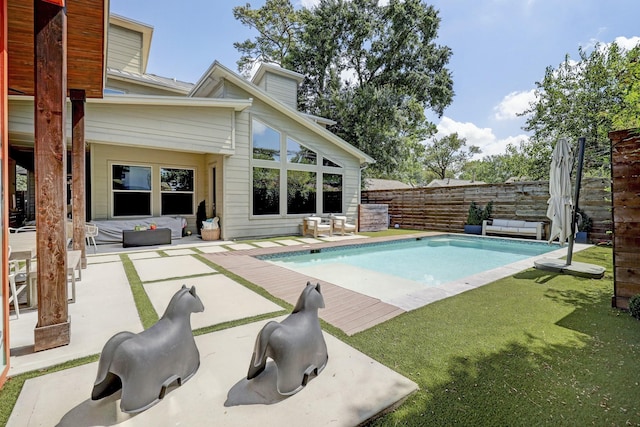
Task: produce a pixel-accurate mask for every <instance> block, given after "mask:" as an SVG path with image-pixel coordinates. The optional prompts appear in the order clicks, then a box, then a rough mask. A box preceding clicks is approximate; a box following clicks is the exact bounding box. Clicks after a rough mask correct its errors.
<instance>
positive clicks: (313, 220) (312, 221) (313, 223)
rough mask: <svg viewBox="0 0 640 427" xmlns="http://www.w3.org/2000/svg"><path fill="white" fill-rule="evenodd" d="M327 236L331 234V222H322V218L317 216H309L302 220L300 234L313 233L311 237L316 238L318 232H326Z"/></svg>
mask: <svg viewBox="0 0 640 427" xmlns="http://www.w3.org/2000/svg"><path fill="white" fill-rule="evenodd" d="M326 233H328V234H329V236H331V235H332V233H333V230H332V228H331V223H329V224H323V223H322V218H320V217H319V216H309V217H307V218H305V219H304V220H303V222H302V235H303V236H306V235H307V234H311V235H313V237H315V238H318V235H319V234H326Z"/></svg>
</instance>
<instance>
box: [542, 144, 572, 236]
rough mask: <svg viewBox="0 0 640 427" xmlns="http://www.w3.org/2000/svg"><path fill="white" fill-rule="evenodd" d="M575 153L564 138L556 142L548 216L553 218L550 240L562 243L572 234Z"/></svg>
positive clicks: (550, 182)
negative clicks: (572, 170) (572, 181)
mask: <svg viewBox="0 0 640 427" xmlns="http://www.w3.org/2000/svg"><path fill="white" fill-rule="evenodd" d="M572 164H573V154H572V153H571V147H569V142H568V141H567V140H566V139H564V138H562V139H559V140H558V142H557V143H556V146H555V148H554V149H553V156H552V158H551V171H550V175H549V200H548V201H547V204H548V205H549V206H548V207H547V218H549V219H550V220H551V232H550V233H549V242H552V241H553V240H554V239H556V238H558V240H559V241H560V244H561V245H564V243H565V242H566V241H567V239H568V238H569V236H570V235H571V234H572V230H571V216H572V213H573V210H572V209H573V200H572V198H571V197H572V192H571V166H572Z"/></svg>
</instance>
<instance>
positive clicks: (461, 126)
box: [435, 116, 529, 159]
mask: <svg viewBox="0 0 640 427" xmlns="http://www.w3.org/2000/svg"><path fill="white" fill-rule="evenodd" d="M437 128H438V132H437V133H436V135H435V138H442V137H443V136H447V135H450V134H452V133H454V132H457V133H458V135H459V136H460V137H461V138H465V139H466V140H467V146H470V145H476V146H478V147H480V151H481V153H480V154H479V155H476V156H475V157H474V158H475V159H481V158H483V157H485V156H491V155H496V154H504V153H505V150H506V148H507V145H508V144H515V145H519V144H520V141H523V140H527V141H528V140H529V137H528V136H527V135H515V136H509V137H507V138H502V139H498V138H497V137H496V135H495V134H494V133H493V130H492V129H491V128H479V127H478V126H476V125H475V124H473V123H469V122H466V123H463V122H456V121H455V120H453V119H451V118H449V117H446V116H443V117H442V120H440V123H438V126H437Z"/></svg>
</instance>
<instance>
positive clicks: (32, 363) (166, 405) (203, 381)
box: [8, 236, 417, 426]
mask: <svg viewBox="0 0 640 427" xmlns="http://www.w3.org/2000/svg"><path fill="white" fill-rule="evenodd" d="M334 239H335V240H343V241H348V240H350V239H351V238H349V237H344V238H334ZM311 240H315V239H311ZM311 240H310V239H291V240H289V241H283V243H284V244H278V243H273V242H268V241H264V242H255V243H254V244H249V243H236V242H223V241H218V242H204V241H202V240H200V239H199V238H197V237H193V236H192V237H189V238H185V239H181V240H179V241H176V244H173V245H171V246H162V247H151V248H145V249H143V250H137V251H124V250H122V248H121V247H116V245H100V246H98V253H97V254H95V255H91V254H90V255H89V256H88V257H87V260H88V265H87V268H86V269H85V270H84V271H83V275H82V280H81V281H79V282H78V283H77V302H76V303H75V304H71V305H69V313H70V316H71V318H72V319H73V321H72V326H71V343H70V344H69V345H67V346H62V347H58V348H54V349H51V350H47V351H41V352H33V328H34V327H35V324H36V322H37V312H36V311H35V310H26V309H25V310H22V311H21V315H20V318H19V319H15V316H14V315H12V316H11V321H10V328H11V369H10V371H9V376H10V377H13V376H16V375H19V374H21V373H24V372H29V371H33V370H39V369H45V368H47V367H50V366H53V365H56V364H60V363H63V362H66V361H69V360H73V359H78V358H81V357H85V356H89V355H95V354H99V353H100V351H101V350H102V346H103V345H104V343H105V342H106V341H107V340H108V339H109V337H111V336H112V335H114V334H115V333H117V332H119V331H123V330H128V331H132V332H140V331H142V330H143V326H142V324H141V321H140V318H139V315H138V311H137V309H136V306H135V302H134V298H133V295H132V292H131V288H130V283H129V280H128V279H127V274H126V271H125V267H124V264H123V262H122V258H121V255H123V256H124V255H125V254H126V258H128V259H129V260H130V261H131V263H132V264H133V267H134V269H135V272H136V274H137V276H138V278H139V280H140V282H141V283H142V284H143V286H144V289H145V292H146V293H147V295H148V297H149V300H150V301H151V303H152V304H153V307H154V308H155V310H156V311H157V312H158V314H159V315H161V314H162V312H163V311H164V309H165V307H166V303H167V301H168V299H169V298H170V296H171V295H172V294H173V293H174V292H175V290H176V289H177V288H178V287H180V286H182V284H186V285H187V286H191V285H196V288H197V292H198V295H199V296H200V298H201V299H202V301H203V303H204V305H205V311H204V312H203V313H198V314H194V315H192V317H191V322H192V323H191V325H192V328H193V329H194V330H197V329H199V328H204V327H209V326H212V325H218V324H221V323H225V322H230V321H234V320H240V319H247V318H248V319H251V318H253V317H256V316H261V315H264V316H265V318H267V317H273V316H279V317H278V318H280V319H281V318H282V315H283V313H285V311H284V310H283V308H282V307H281V306H279V305H277V304H275V303H274V302H272V301H270V300H268V299H266V298H264V297H262V296H260V295H258V294H256V293H255V292H252V291H251V290H249V289H247V288H246V287H244V286H242V285H240V284H238V283H236V282H235V281H233V280H232V279H230V278H228V277H227V276H225V275H223V274H220V273H219V272H217V271H216V270H215V269H214V268H213V267H211V265H209V264H208V263H206V262H203V261H202V260H201V259H199V256H203V257H208V256H209V255H206V254H207V253H209V254H217V253H227V254H232V253H237V254H239V253H240V252H247V249H248V248H253V250H256V249H260V247H261V246H267V247H270V246H273V245H276V249H277V248H287V247H291V246H304V245H309V244H322V243H321V242H320V241H319V240H315V241H314V242H312V241H311ZM268 249H269V248H267V250H268ZM229 258H230V259H231V258H234V259H241V258H244V257H229ZM305 283H306V282H298V281H296V283H295V286H292V287H293V288H294V290H292V292H293V293H295V294H296V295H294V296H295V298H297V296H298V295H299V291H300V289H301V287H302V286H303V285H304V284H305ZM326 292H328V293H331V292H330V291H328V290H327V291H326ZM325 298H326V299H327V306H328V307H330V304H331V303H330V302H329V301H330V297H328V296H325ZM294 302H295V301H294ZM321 312H322V310H321ZM266 321H267V320H260V321H254V322H250V323H248V324H246V325H243V326H237V327H234V328H230V329H224V330H221V331H218V332H213V333H207V334H202V335H200V336H198V337H197V338H196V342H197V344H198V347H199V349H200V358H201V366H200V369H199V371H198V374H196V376H194V378H193V379H191V380H190V381H189V382H187V383H185V384H184V385H183V386H182V387H180V388H177V389H173V390H172V391H171V392H170V393H168V395H167V396H166V397H165V399H164V401H163V402H160V403H159V404H158V405H156V406H155V407H153V408H151V409H149V410H147V411H145V412H144V413H142V414H139V415H137V416H135V417H133V416H131V417H129V416H127V415H126V414H123V413H121V412H120V411H119V409H118V408H117V405H118V404H119V402H118V400H117V397H116V398H107V399H103V400H102V401H97V402H93V401H91V400H90V399H89V397H90V389H91V386H92V384H93V381H94V379H95V374H96V371H97V363H90V364H86V365H82V366H79V367H76V368H71V369H67V370H64V371H60V372H57V373H53V374H48V375H43V376H39V377H37V378H34V379H32V380H28V381H27V382H26V383H25V386H24V388H23V390H22V392H21V394H20V397H19V399H18V401H17V403H16V406H15V408H14V410H13V412H12V415H11V417H10V419H9V423H8V425H20V426H25V425H41V424H42V423H44V424H47V423H50V422H51V421H52V420H55V421H56V422H58V423H59V425H86V424H88V423H90V424H95V423H99V424H103V425H111V424H113V423H123V424H125V425H159V424H160V423H161V422H166V419H167V416H169V417H170V418H171V419H175V420H178V419H180V420H181V421H182V422H187V424H189V425H195V424H197V422H198V421H201V420H202V419H215V420H223V419H224V420H225V425H247V423H250V420H251V419H252V417H255V416H256V411H264V415H265V416H264V417H263V416H260V418H261V419H265V420H266V419H268V420H270V423H272V424H266V425H283V424H284V423H285V422H289V421H290V420H291V419H292V418H291V417H294V418H295V417H298V418H299V419H303V418H306V417H309V416H313V417H314V418H313V419H314V420H318V422H320V421H321V420H323V419H325V423H329V422H332V421H333V422H337V425H345V426H346V425H355V424H358V423H360V422H363V421H365V420H366V419H368V418H370V417H372V416H374V415H376V414H378V413H379V412H381V411H384V410H385V409H387V408H388V407H392V406H393V405H394V404H396V403H397V402H399V401H401V400H403V399H404V398H405V397H406V396H407V395H408V394H410V393H412V392H413V391H415V390H416V389H417V386H416V385H415V383H414V382H412V381H409V380H407V379H406V378H404V377H402V376H400V375H398V374H397V373H395V372H393V371H392V370H390V369H388V368H386V367H385V366H383V365H381V364H379V363H377V362H375V361H374V360H373V359H370V358H369V357H367V356H366V355H364V354H362V353H360V352H358V351H357V350H355V349H353V348H351V347H349V346H348V345H346V344H344V343H342V342H341V341H339V340H338V339H336V338H334V337H332V336H331V335H329V334H328V333H326V332H325V337H326V340H327V345H328V348H329V354H330V362H329V364H328V365H327V368H326V369H325V370H324V371H323V372H322V373H321V374H320V375H319V376H318V377H317V378H315V379H313V380H312V381H310V382H309V385H308V386H307V387H306V389H305V390H303V391H302V392H301V393H299V394H297V395H295V396H292V397H290V398H287V399H284V400H283V401H282V402H279V400H282V399H281V398H278V399H275V400H274V396H273V393H271V394H269V393H267V398H266V399H267V400H264V399H265V397H264V396H263V397H260V395H258V394H256V390H255V389H253V388H252V387H255V386H256V385H255V384H254V383H256V382H255V381H254V383H249V382H247V381H246V380H243V378H244V375H246V369H247V367H248V362H249V359H250V356H251V352H252V349H253V342H254V340H255V336H256V334H257V332H258V331H259V329H260V328H261V327H262V325H263V324H264V323H265V322H266ZM222 350H223V351H222ZM271 363H272V362H270V364H269V365H268V367H267V371H266V375H264V379H262V380H261V382H259V383H256V384H258V385H260V386H261V387H267V390H268V388H269V385H273V381H271V380H274V375H273V374H274V372H273V368H274V366H272V365H271ZM221 366H224V368H223V369H221V368H220V367H221ZM364 383H366V384H367V387H366V391H365V390H363V387H362V384H364ZM82 384H84V386H79V385H82ZM212 385H215V386H212ZM258 391H260V390H258ZM263 391H264V390H263ZM263 391H260V393H262V394H264V393H263ZM116 396H118V394H116ZM269 396H270V397H269ZM203 398H204V399H203ZM203 401H207V402H209V403H208V404H205V405H203V404H202V402H203ZM194 402H196V403H194ZM305 402H310V403H308V404H307V403H305ZM275 403H277V404H275ZM256 404H262V405H261V406H259V407H256V406H255V405H256ZM176 408H180V410H179V411H178V410H177V409H176ZM296 414H297V415H296Z"/></svg>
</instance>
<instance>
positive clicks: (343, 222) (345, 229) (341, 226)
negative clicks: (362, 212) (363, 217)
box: [331, 215, 358, 236]
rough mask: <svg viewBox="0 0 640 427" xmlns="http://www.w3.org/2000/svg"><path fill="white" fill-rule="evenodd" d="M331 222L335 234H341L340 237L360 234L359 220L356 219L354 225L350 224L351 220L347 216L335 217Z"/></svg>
mask: <svg viewBox="0 0 640 427" xmlns="http://www.w3.org/2000/svg"><path fill="white" fill-rule="evenodd" d="M331 222H332V225H333V231H334V232H335V233H340V235H342V236H344V235H345V234H346V233H353V234H356V233H357V232H358V220H357V219H355V220H354V221H353V223H349V220H348V218H347V217H346V216H341V215H334V216H332V217H331Z"/></svg>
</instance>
